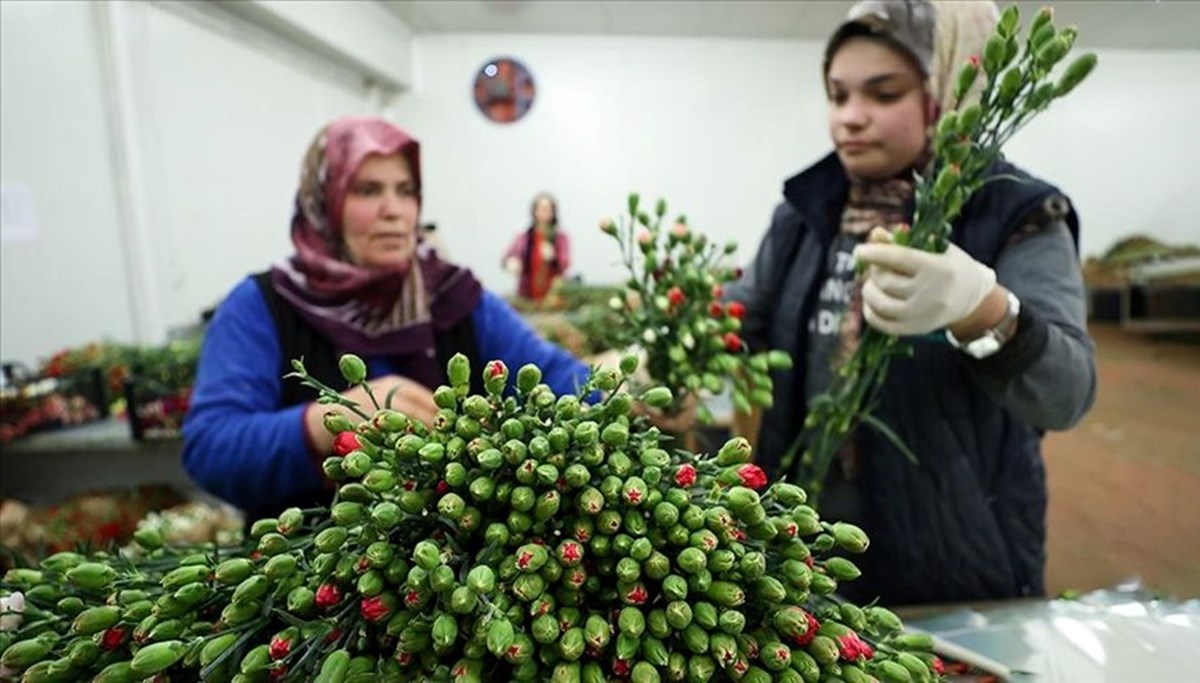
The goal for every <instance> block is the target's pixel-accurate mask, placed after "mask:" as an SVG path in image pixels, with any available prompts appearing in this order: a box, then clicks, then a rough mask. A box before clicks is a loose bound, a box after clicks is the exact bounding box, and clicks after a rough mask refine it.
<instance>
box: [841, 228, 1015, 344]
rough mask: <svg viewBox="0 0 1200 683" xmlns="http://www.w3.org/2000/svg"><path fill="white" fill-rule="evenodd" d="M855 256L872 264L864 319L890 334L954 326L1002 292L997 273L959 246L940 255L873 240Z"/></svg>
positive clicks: (866, 290)
mask: <svg viewBox="0 0 1200 683" xmlns="http://www.w3.org/2000/svg"><path fill="white" fill-rule="evenodd" d="M854 258H855V259H856V260H858V261H860V262H863V263H868V264H870V270H869V271H868V274H867V279H866V282H864V283H863V289H862V298H863V315H864V316H865V317H866V319H867V322H868V323H870V325H871V326H872V327H874V328H876V329H878V330H880V331H882V332H886V333H888V334H894V335H918V334H926V333H928V332H933V331H935V330H940V329H943V328H946V327H952V326H954V325H955V324H957V323H959V322H961V321H964V320H967V319H968V318H971V317H972V316H974V315H975V313H976V311H977V310H978V309H979V308H980V307H981V305H982V304H983V303H984V302H985V300H987V298H988V296H989V295H990V294H992V293H993V291H994V290H995V289H996V273H995V272H994V271H993V270H992V269H991V268H989V267H987V266H985V265H983V264H982V263H980V262H978V261H976V260H975V259H973V258H971V256H970V255H969V254H967V253H966V252H965V251H963V250H962V249H959V248H958V247H957V246H955V245H953V244H951V245H950V247H949V248H948V249H946V251H945V252H943V253H941V254H935V253H932V252H927V251H922V250H920V249H913V248H911V247H902V246H899V245H896V244H878V243H873V242H872V243H868V244H862V245H859V246H858V247H857V248H856V249H855V250H854Z"/></svg>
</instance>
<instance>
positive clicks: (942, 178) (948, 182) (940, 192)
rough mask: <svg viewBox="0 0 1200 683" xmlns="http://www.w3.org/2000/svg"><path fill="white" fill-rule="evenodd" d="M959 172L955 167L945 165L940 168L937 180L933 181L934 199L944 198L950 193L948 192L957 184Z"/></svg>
mask: <svg viewBox="0 0 1200 683" xmlns="http://www.w3.org/2000/svg"><path fill="white" fill-rule="evenodd" d="M960 176H961V171H960V170H959V168H958V167H957V166H954V165H952V164H947V165H946V166H943V167H942V170H941V171H940V172H939V173H938V176H937V179H936V180H934V181H933V195H934V197H945V196H947V195H948V194H949V193H950V190H952V189H954V187H955V186H956V185H957V184H958V181H959V178H960Z"/></svg>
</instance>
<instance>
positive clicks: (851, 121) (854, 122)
mask: <svg viewBox="0 0 1200 683" xmlns="http://www.w3.org/2000/svg"><path fill="white" fill-rule="evenodd" d="M837 120H838V123H840V124H842V125H843V126H846V127H847V128H862V127H863V126H865V125H867V108H866V107H865V106H863V101H862V98H859V97H849V98H847V99H846V101H845V102H843V103H842V106H840V107H838V113H837Z"/></svg>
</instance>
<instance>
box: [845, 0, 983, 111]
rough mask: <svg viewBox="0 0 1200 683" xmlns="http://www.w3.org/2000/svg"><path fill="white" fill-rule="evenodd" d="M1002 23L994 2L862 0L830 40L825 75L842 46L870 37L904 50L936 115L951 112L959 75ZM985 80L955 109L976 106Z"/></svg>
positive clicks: (965, 0) (979, 52)
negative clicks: (923, 82)
mask: <svg viewBox="0 0 1200 683" xmlns="http://www.w3.org/2000/svg"><path fill="white" fill-rule="evenodd" d="M999 20H1000V8H999V7H997V6H996V3H995V2H992V0H860V2H857V3H855V4H854V5H853V6H852V7H851V8H850V11H849V12H847V14H846V18H845V19H844V20H843V21H842V23H841V25H839V26H838V28H837V30H835V31H834V32H833V35H832V36H831V37H830V38H829V41H828V43H827V44H826V47H825V62H824V70H825V73H828V72H829V64H830V62H831V61H832V59H833V55H834V53H836V52H837V50H838V48H839V47H841V44H842V43H843V42H844V41H845V40H846V39H848V38H850V37H853V36H856V35H869V36H874V37H876V38H879V39H881V40H884V41H886V42H887V43H888V44H889V45H892V46H893V47H895V48H897V49H899V50H902V51H903V52H904V53H905V54H907V55H908V56H909V57H910V58H911V59H912V60H913V62H914V63H915V64H916V65H917V66H918V67H919V68H920V70H921V72H922V74H923V75H924V76H925V78H926V88H927V91H928V92H929V94H930V95H931V96H932V97H933V98H934V100H935V101H936V102H937V103H938V105H939V111H940V113H945V112H948V111H951V110H953V109H954V108H955V100H954V86H955V84H956V81H957V77H958V70H959V68H960V67H961V66H962V65H963V63H964V62H966V61H967V59H968V58H969V57H971V56H972V55H980V54H981V53H982V52H983V46H984V44H985V43H986V42H987V39H988V37H989V36H991V35H992V32H993V31H994V30H995V29H996V23H997V22H999ZM982 92H983V79H982V78H981V79H977V80H976V82H975V85H974V86H973V87H972V88H971V90H969V91H968V92H967V95H966V96H964V97H963V102H962V103H960V104H959V108H962V107H965V106H966V105H968V104H970V103H971V102H974V101H977V100H978V98H979V96H980V94H981V93H982Z"/></svg>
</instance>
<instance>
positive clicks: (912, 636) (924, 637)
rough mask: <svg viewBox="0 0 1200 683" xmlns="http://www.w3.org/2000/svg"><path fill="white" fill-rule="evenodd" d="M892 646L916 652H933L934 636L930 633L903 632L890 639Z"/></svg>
mask: <svg viewBox="0 0 1200 683" xmlns="http://www.w3.org/2000/svg"><path fill="white" fill-rule="evenodd" d="M888 644H889V645H891V646H892V647H896V648H899V649H901V650H912V651H916V652H932V651H933V636H931V635H929V634H928V633H901V634H900V635H898V636H892V638H891V639H890V640H889V641H888Z"/></svg>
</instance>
